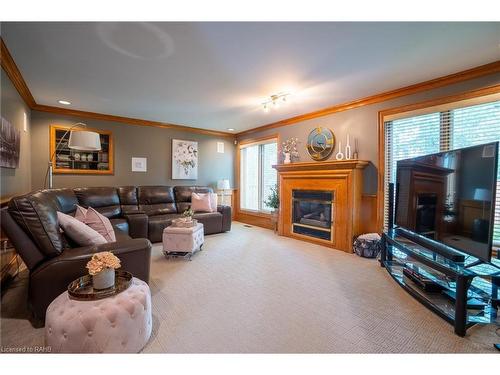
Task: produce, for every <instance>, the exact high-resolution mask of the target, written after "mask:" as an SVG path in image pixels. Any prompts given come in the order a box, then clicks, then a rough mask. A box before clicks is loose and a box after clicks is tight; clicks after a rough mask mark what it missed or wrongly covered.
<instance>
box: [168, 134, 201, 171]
mask: <svg viewBox="0 0 500 375" xmlns="http://www.w3.org/2000/svg"><path fill="white" fill-rule="evenodd" d="M196 179H198V142H196V141H187V140H182V139H172V180H196Z"/></svg>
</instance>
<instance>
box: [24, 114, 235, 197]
mask: <svg viewBox="0 0 500 375" xmlns="http://www.w3.org/2000/svg"><path fill="white" fill-rule="evenodd" d="M76 122H84V123H86V124H87V126H88V127H91V128H97V129H106V130H110V131H112V132H113V139H114V147H115V156H114V158H115V159H114V161H115V170H114V175H54V187H75V186H119V185H157V184H158V185H210V186H214V185H215V184H216V183H217V180H219V179H223V178H228V179H229V180H230V182H231V186H233V173H234V165H233V160H234V152H235V146H234V143H233V141H232V140H230V139H227V138H226V139H223V138H218V137H215V136H210V135H203V134H197V133H191V132H186V131H179V130H173V129H162V128H155V127H150V126H136V125H127V124H122V123H115V122H108V121H98V120H91V119H83V118H77V117H73V116H61V115H57V114H52V113H44V112H38V111H33V112H32V137H33V142H32V153H31V160H32V182H33V183H32V189H33V190H35V189H39V188H42V187H43V183H44V178H45V173H46V170H47V162H48V158H49V129H50V125H52V124H56V125H72V124H74V123H76ZM173 138H175V139H186V140H192V141H197V142H198V151H199V156H198V161H199V167H198V180H196V181H195V180H171V177H172V174H171V147H172V139H173ZM217 142H224V151H225V152H224V154H219V153H217ZM133 156H135V157H146V158H147V159H148V160H147V168H148V171H147V172H145V173H144V172H132V168H131V158H132V157H133Z"/></svg>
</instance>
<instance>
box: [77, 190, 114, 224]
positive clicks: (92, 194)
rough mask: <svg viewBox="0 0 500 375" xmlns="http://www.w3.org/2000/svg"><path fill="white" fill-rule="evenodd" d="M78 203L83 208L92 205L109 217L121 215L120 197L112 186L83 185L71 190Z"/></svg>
mask: <svg viewBox="0 0 500 375" xmlns="http://www.w3.org/2000/svg"><path fill="white" fill-rule="evenodd" d="M73 191H74V192H75V195H76V197H77V198H78V204H79V205H80V206H83V207H85V208H88V207H92V208H94V209H95V210H96V211H97V212H99V213H101V214H103V215H104V216H106V217H107V218H109V219H112V218H115V217H119V216H120V215H121V208H120V198H119V197H118V191H117V189H116V188H114V187H85V188H76V189H74V190H73Z"/></svg>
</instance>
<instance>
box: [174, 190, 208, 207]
mask: <svg viewBox="0 0 500 375" xmlns="http://www.w3.org/2000/svg"><path fill="white" fill-rule="evenodd" d="M174 193H175V202H176V203H177V212H178V213H183V212H184V211H186V210H187V209H189V207H191V194H193V193H213V190H212V188H210V187H206V186H176V187H174Z"/></svg>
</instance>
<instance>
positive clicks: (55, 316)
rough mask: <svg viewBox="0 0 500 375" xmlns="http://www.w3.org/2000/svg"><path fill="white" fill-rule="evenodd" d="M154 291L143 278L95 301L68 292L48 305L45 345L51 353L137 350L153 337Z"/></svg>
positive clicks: (135, 351) (124, 351) (134, 351)
mask: <svg viewBox="0 0 500 375" xmlns="http://www.w3.org/2000/svg"><path fill="white" fill-rule="evenodd" d="M151 328H152V318H151V293H150V291H149V287H148V284H146V283H145V282H144V281H142V280H139V279H136V278H135V277H134V278H133V279H132V285H130V287H129V288H128V289H127V290H125V291H123V292H121V293H119V294H117V295H115V296H113V297H109V298H104V299H100V300H96V301H78V300H73V299H70V298H69V296H68V292H64V293H62V294H61V295H59V297H57V298H56V299H55V300H54V301H52V303H51V304H50V305H49V307H48V308H47V314H46V318H45V344H46V345H47V346H50V347H51V350H52V353H137V352H139V351H140V350H141V349H142V348H143V347H144V345H146V343H147V342H148V340H149V337H150V336H151Z"/></svg>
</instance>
